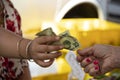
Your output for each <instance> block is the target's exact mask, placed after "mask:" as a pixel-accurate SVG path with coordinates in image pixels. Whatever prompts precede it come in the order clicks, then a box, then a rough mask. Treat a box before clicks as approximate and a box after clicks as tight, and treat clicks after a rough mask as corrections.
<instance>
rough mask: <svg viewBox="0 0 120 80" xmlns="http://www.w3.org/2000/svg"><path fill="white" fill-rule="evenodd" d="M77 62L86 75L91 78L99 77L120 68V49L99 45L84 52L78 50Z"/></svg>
mask: <svg viewBox="0 0 120 80" xmlns="http://www.w3.org/2000/svg"><path fill="white" fill-rule="evenodd" d="M77 60H78V62H80V63H81V66H82V67H83V68H84V70H85V72H86V73H89V74H90V75H91V76H99V75H102V74H105V73H107V72H109V71H111V70H113V69H115V68H120V47H118V46H111V45H100V44H97V45H94V46H92V47H89V48H86V49H84V50H78V56H77Z"/></svg>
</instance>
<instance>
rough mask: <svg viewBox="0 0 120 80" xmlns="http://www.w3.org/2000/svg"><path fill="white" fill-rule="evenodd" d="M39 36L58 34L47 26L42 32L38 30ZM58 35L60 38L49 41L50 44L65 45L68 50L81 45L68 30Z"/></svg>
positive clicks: (75, 48)
mask: <svg viewBox="0 0 120 80" xmlns="http://www.w3.org/2000/svg"><path fill="white" fill-rule="evenodd" d="M36 35H37V36H55V35H56V34H55V33H54V32H53V30H52V28H47V29H45V30H43V31H41V32H38V33H37V34H36ZM58 36H60V40H59V41H56V42H53V43H49V45H64V48H65V49H68V50H72V51H74V50H77V49H78V48H79V47H80V43H79V41H78V40H77V39H76V38H75V37H73V36H71V35H70V32H69V31H68V30H66V31H64V32H62V33H60V34H59V35H58Z"/></svg>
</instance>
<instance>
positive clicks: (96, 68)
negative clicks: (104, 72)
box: [84, 63, 100, 76]
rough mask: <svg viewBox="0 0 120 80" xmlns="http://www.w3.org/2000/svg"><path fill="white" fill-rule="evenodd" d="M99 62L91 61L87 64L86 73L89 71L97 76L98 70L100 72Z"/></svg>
mask: <svg viewBox="0 0 120 80" xmlns="http://www.w3.org/2000/svg"><path fill="white" fill-rule="evenodd" d="M99 70H100V69H99V64H96V65H95V64H94V63H91V64H89V65H87V66H86V67H85V68H84V71H85V72H86V73H89V74H90V75H91V76H97V75H98V74H97V73H98V72H99Z"/></svg>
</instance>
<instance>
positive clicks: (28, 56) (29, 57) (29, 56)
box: [26, 41, 32, 60]
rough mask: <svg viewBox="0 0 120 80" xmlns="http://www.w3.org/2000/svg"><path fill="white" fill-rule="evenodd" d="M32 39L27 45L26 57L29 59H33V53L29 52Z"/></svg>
mask: <svg viewBox="0 0 120 80" xmlns="http://www.w3.org/2000/svg"><path fill="white" fill-rule="evenodd" d="M31 43H32V41H30V42H28V44H27V46H26V57H27V58H28V60H30V59H31V55H30V54H29V52H28V51H29V47H30V45H31Z"/></svg>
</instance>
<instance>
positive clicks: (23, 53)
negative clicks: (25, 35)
mask: <svg viewBox="0 0 120 80" xmlns="http://www.w3.org/2000/svg"><path fill="white" fill-rule="evenodd" d="M30 42H31V40H29V39H22V41H21V42H20V45H19V57H20V58H22V59H28V58H29V56H28V53H27V52H28V47H29V45H30Z"/></svg>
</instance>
